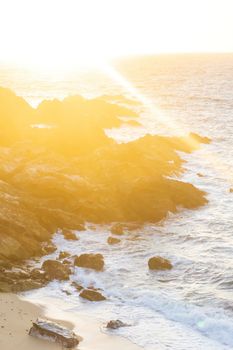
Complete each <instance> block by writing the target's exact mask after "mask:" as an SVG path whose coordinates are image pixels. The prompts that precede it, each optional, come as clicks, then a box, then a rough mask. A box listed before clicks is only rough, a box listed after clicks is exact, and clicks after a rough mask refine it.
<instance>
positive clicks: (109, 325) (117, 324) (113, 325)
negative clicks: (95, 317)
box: [106, 320, 129, 329]
mask: <svg viewBox="0 0 233 350" xmlns="http://www.w3.org/2000/svg"><path fill="white" fill-rule="evenodd" d="M127 326H129V325H128V324H127V323H124V322H122V321H120V320H111V321H109V322H108V323H107V326H106V327H107V328H110V329H118V328H121V327H127Z"/></svg>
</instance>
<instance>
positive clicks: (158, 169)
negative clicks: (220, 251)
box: [0, 88, 208, 260]
mask: <svg viewBox="0 0 233 350" xmlns="http://www.w3.org/2000/svg"><path fill="white" fill-rule="evenodd" d="M120 116H132V117H135V118H136V117H137V115H136V113H135V112H134V111H131V110H130V109H128V108H126V107H122V106H120V105H117V104H113V103H111V102H109V97H105V98H104V97H103V98H99V99H95V100H85V99H83V98H82V97H79V96H76V97H70V98H66V99H65V100H63V101H58V100H54V101H44V102H42V104H41V105H40V106H38V108H37V109H33V108H32V107H30V106H29V105H28V104H27V103H26V102H25V101H24V100H23V99H22V98H20V97H17V96H16V95H15V94H14V93H12V92H11V91H9V90H7V89H3V88H1V89H0V125H1V130H0V133H1V138H0V208H1V210H0V260H12V259H13V260H22V259H26V258H28V257H30V256H33V255H39V254H43V252H44V251H43V248H42V242H43V241H48V240H49V239H50V237H51V235H52V233H53V232H55V231H56V230H57V229H58V228H65V227H66V228H72V229H75V228H76V227H77V225H78V224H79V223H82V222H83V221H85V220H87V221H92V222H96V223H100V222H105V223H108V222H113V221H123V222H129V221H139V222H145V221H149V222H157V221H159V220H161V219H162V218H164V217H165V216H166V215H167V213H168V211H171V212H175V211H176V210H177V207H178V206H183V207H185V208H195V207H197V206H200V205H204V204H205V203H206V202H207V201H206V199H205V197H204V193H203V192H202V191H200V190H198V189H197V188H195V187H194V186H192V185H191V184H187V183H184V182H182V181H175V180H172V179H170V178H168V177H169V176H172V175H179V174H180V173H181V172H182V163H183V162H182V159H181V158H180V157H179V155H178V154H177V152H176V151H177V150H179V151H183V152H191V151H192V150H194V149H196V148H198V147H199V144H200V143H201V142H208V140H207V139H205V138H201V137H199V136H197V135H195V134H192V135H190V136H188V137H186V138H176V137H174V138H171V137H160V136H151V135H146V136H145V137H142V138H140V139H138V140H136V141H133V142H129V143H126V144H118V143H116V142H115V141H114V140H113V139H110V138H109V137H107V136H106V134H105V132H104V129H105V128H111V127H116V126H119V125H120V124H121V121H120V119H119V118H118V117H120ZM41 123H43V124H44V123H45V124H46V125H47V127H46V128H38V127H33V126H35V125H38V124H41Z"/></svg>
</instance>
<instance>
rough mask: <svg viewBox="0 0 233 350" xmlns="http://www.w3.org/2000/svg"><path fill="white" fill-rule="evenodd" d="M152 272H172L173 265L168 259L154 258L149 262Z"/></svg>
mask: <svg viewBox="0 0 233 350" xmlns="http://www.w3.org/2000/svg"><path fill="white" fill-rule="evenodd" d="M148 266H149V269H150V270H171V269H172V267H173V266H172V263H171V262H170V261H169V260H168V259H164V258H161V257H160V256H154V257H153V258H150V259H149V261H148Z"/></svg>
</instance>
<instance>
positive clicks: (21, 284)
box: [12, 280, 46, 293]
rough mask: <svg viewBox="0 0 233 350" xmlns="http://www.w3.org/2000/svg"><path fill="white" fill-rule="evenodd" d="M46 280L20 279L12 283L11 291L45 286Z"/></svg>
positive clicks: (15, 291)
mask: <svg viewBox="0 0 233 350" xmlns="http://www.w3.org/2000/svg"><path fill="white" fill-rule="evenodd" d="M45 284H46V282H44V281H33V280H26V281H24V280H21V281H18V282H17V283H14V284H13V285H12V292H14V293H18V292H26V291H28V290H32V289H38V288H41V287H43V286H45Z"/></svg>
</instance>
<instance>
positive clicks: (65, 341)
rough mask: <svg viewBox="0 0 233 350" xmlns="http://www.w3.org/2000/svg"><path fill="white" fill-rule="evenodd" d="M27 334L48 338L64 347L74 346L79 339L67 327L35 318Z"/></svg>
mask: <svg viewBox="0 0 233 350" xmlns="http://www.w3.org/2000/svg"><path fill="white" fill-rule="evenodd" d="M29 335H31V336H33V337H37V338H44V339H46V340H49V339H50V340H51V341H53V342H57V343H59V344H61V345H62V347H65V348H75V347H76V346H77V345H78V344H79V342H80V340H81V339H80V337H78V336H77V335H76V334H75V333H74V332H73V331H71V330H69V329H68V328H65V327H63V326H61V325H59V324H57V323H55V322H51V321H47V320H43V319H37V320H36V322H33V326H32V327H31V329H30V330H29Z"/></svg>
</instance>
